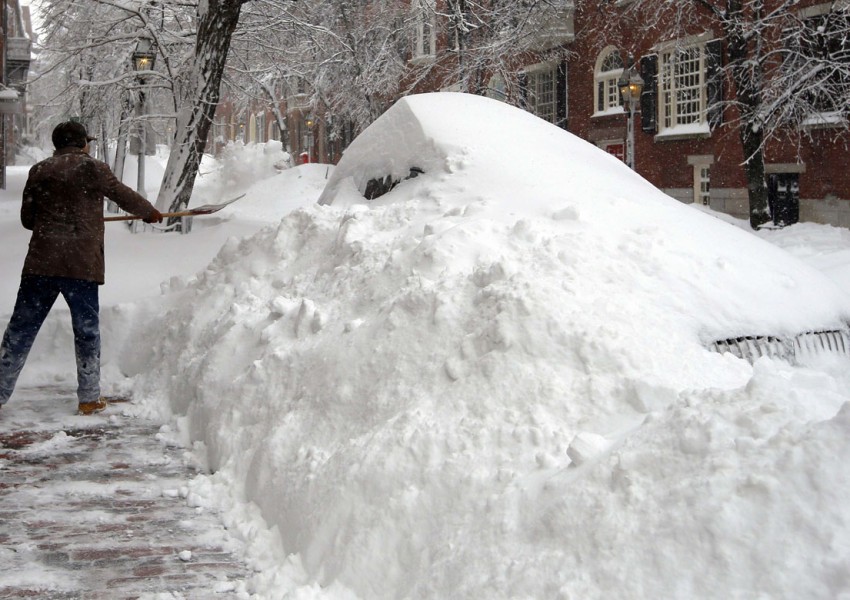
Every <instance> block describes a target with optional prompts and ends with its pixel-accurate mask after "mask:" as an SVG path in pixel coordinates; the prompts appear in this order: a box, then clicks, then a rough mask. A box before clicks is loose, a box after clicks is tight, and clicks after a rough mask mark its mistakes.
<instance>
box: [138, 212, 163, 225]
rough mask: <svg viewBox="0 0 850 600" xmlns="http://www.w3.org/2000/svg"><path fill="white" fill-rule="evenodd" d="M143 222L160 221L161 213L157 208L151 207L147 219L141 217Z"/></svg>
mask: <svg viewBox="0 0 850 600" xmlns="http://www.w3.org/2000/svg"><path fill="white" fill-rule="evenodd" d="M143 221H144V222H145V223H162V213H161V212H159V211H158V210H157V209H153V212H152V213H151V214H150V216H149V217H148V218H147V219H143Z"/></svg>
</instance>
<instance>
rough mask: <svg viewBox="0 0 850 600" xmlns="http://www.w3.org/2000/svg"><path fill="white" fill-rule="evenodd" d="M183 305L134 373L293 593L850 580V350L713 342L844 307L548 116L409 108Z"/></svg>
mask: <svg viewBox="0 0 850 600" xmlns="http://www.w3.org/2000/svg"><path fill="white" fill-rule="evenodd" d="M413 175H415V176H413ZM370 182H371V183H370ZM367 196H369V197H370V198H367ZM177 298H178V300H179V301H175V308H174V310H173V311H172V312H171V313H170V314H169V315H168V318H167V319H164V320H163V323H164V325H163V326H162V327H163V329H162V330H161V331H149V329H150V328H146V329H145V331H144V333H143V334H142V335H143V336H148V338H144V337H142V338H141V339H140V341H139V342H137V343H136V347H138V348H139V352H147V353H149V354H150V357H149V358H146V357H140V358H139V359H138V360H137V361H136V362H138V364H151V363H155V364H159V363H163V362H164V363H167V364H164V365H162V367H161V368H157V369H156V370H155V374H154V375H152V376H150V377H148V378H147V380H146V382H147V384H148V385H149V386H151V387H152V388H153V389H154V390H156V391H157V392H159V393H160V395H163V396H168V397H170V398H171V399H172V401H171V404H170V406H171V410H173V411H174V413H175V414H176V415H178V416H179V417H180V422H181V425H182V426H183V428H184V429H185V430H186V431H187V432H188V433H189V434H191V435H190V437H191V439H195V440H202V441H203V442H204V443H205V448H206V449H207V456H208V458H209V466H210V468H211V470H213V471H214V472H215V476H214V482H216V483H217V484H218V486H219V487H217V488H215V490H218V491H215V490H214V491H211V492H210V495H214V494H219V493H220V494H224V495H225V496H226V497H227V498H230V499H231V500H230V501H231V502H234V503H235V505H236V506H237V507H238V506H242V505H243V504H242V503H244V502H245V501H246V500H248V501H251V502H252V503H253V504H252V505H251V511H255V508H254V507H257V508H258V509H259V511H255V512H259V514H260V515H261V517H262V522H264V523H265V524H266V525H267V526H268V532H266V531H265V530H263V533H262V535H260V534H258V533H257V528H256V526H255V525H254V524H255V523H257V519H248V518H247V517H246V516H245V514H244V513H243V512H235V513H233V512H232V513H230V517H229V518H230V519H231V523H232V525H233V527H232V528H233V529H234V530H236V531H245V532H247V533H246V534H245V536H246V538H247V539H251V538H254V537H261V538H262V539H264V540H270V539H273V540H274V543H272V542H269V541H266V542H263V543H262V544H261V545H260V547H259V551H258V552H257V555H258V556H259V557H260V559H258V560H260V562H262V563H263V564H264V565H267V563H268V560H267V558H266V557H267V556H268V555H269V554H271V550H270V549H275V550H276V551H277V552H278V554H277V555H281V554H282V555H283V556H286V557H288V558H286V560H285V561H284V562H283V563H281V564H279V565H278V570H277V571H272V573H273V575H268V581H274V586H275V590H276V591H277V590H278V589H280V590H284V589H285V590H287V592H286V593H290V592H291V595H292V597H304V598H307V597H311V598H313V597H316V598H332V599H336V598H354V597H357V598H388V599H389V598H411V599H418V598H428V599H436V598H470V599H472V598H476V599H477V598H488V599H502V598H504V599H507V598H519V597H522V598H585V599H595V598H727V597H765V598H767V597H770V598H802V597H806V598H813V597H818V598H828V597H838V596H840V595H841V594H842V593H844V594H846V593H848V592H850V584H848V581H850V579H848V570H847V566H846V565H848V564H850V513H848V508H847V502H846V498H848V497H850V477H848V476H847V468H846V465H847V461H848V458H850V394H848V392H847V391H846V390H847V389H848V375H847V368H846V364H845V363H842V364H841V365H839V366H833V365H832V364H831V363H829V362H828V360H826V359H829V358H830V357H826V358H825V359H824V364H823V365H818V366H817V368H815V366H813V365H810V366H808V367H806V366H799V365H796V366H795V365H792V364H790V363H788V362H785V361H780V360H774V359H772V358H770V357H763V358H761V359H759V360H755V361H753V363H751V362H749V361H746V360H742V359H740V358H737V357H735V356H734V355H733V354H731V353H729V352H717V351H716V348H713V347H712V346H713V344H714V343H715V342H716V341H718V340H729V339H732V338H737V337H743V336H775V337H777V338H781V339H793V338H795V336H798V335H799V334H801V333H804V332H807V331H839V332H841V331H846V323H847V321H848V314H849V313H850V300H848V297H847V295H846V293H845V292H843V291H842V290H840V289H838V288H837V287H836V286H835V285H834V284H833V283H832V282H831V281H830V280H828V279H826V278H825V277H824V276H823V275H822V274H821V273H820V272H818V271H816V270H814V269H812V268H810V267H808V266H807V265H806V264H804V263H803V262H801V261H800V260H797V259H795V258H793V257H792V256H791V255H789V254H788V253H786V252H784V251H782V250H780V249H778V248H776V247H774V246H771V245H770V244H768V243H767V242H765V241H763V240H761V239H759V237H758V236H756V235H754V234H753V233H752V232H749V231H745V230H743V229H741V228H738V227H736V226H734V225H730V224H729V223H726V222H724V221H723V220H721V219H719V218H715V217H714V216H712V215H709V214H705V213H704V212H702V211H699V210H695V209H694V208H693V207H690V206H686V205H683V204H680V203H679V202H677V201H675V200H673V199H671V198H669V197H667V196H666V195H664V194H663V193H661V192H660V191H658V190H657V189H655V188H654V187H653V186H652V185H650V184H649V183H648V182H646V181H645V180H644V179H642V178H641V177H639V176H638V175H636V174H635V173H633V172H632V171H630V170H629V169H627V168H626V167H625V166H624V165H623V164H622V163H621V162H620V161H618V160H617V159H616V158H614V157H613V156H609V155H607V154H605V153H604V152H602V151H601V150H599V149H597V148H595V147H594V146H592V145H590V144H588V143H586V142H584V141H582V140H580V139H578V138H577V137H574V136H572V135H570V134H569V133H567V132H565V131H563V130H560V129H558V128H556V127H554V126H552V125H550V124H547V123H545V122H543V121H542V120H540V119H538V118H536V117H534V116H532V115H530V114H528V113H526V112H524V111H521V110H519V109H516V108H512V107H510V106H507V105H505V104H503V103H500V102H497V101H494V100H489V99H486V98H480V97H476V96H470V95H463V94H452V93H445V94H429V95H422V96H411V97H408V98H404V99H402V100H400V101H399V102H397V103H396V104H395V105H394V106H393V107H392V108H390V109H389V110H388V111H387V112H386V113H385V114H384V115H383V116H382V117H380V118H379V119H378V120H377V121H376V122H375V123H374V124H372V125H371V126H370V127H369V128H368V129H366V130H365V131H364V132H363V133H362V134H361V135H360V136H359V137H358V138H357V139H356V140H355V141H354V143H353V144H352V145H351V146H350V147H349V148H348V150H347V151H346V152H345V155H344V156H343V158H342V160H341V162H340V163H339V165H338V166H337V167H336V169H335V170H334V172H333V174H332V175H331V177H330V179H329V181H328V182H327V185H326V187H325V189H324V192H323V193H322V196H321V198H320V204H316V205H312V206H309V207H306V208H303V209H299V210H296V211H294V212H293V213H291V214H290V215H288V216H286V217H285V218H284V219H283V220H282V221H281V222H280V223H279V224H277V225H276V226H274V227H269V228H267V229H265V230H263V231H262V232H260V233H258V234H257V235H255V236H254V237H252V238H250V239H245V240H241V241H238V240H233V241H231V242H229V243H228V244H227V245H226V246H225V247H224V248H223V249H222V251H221V252H220V254H219V256H218V257H217V259H216V260H215V261H214V262H213V263H212V264H211V265H210V267H209V268H208V269H207V270H206V271H205V272H204V273H202V274H200V275H199V276H198V278H197V279H196V280H194V281H193V282H192V283H191V284H190V285H187V286H186V287H185V289H183V288H181V289H180V290H179V296H177ZM158 357H169V360H168V361H162V360H159V361H157V358H158ZM840 360H843V361H845V362H846V356H842V357H840ZM157 386H158V387H157ZM163 390H164V391H163ZM251 514H255V513H254V512H252V513H251ZM246 522H247V524H246ZM270 585H271V584H270Z"/></svg>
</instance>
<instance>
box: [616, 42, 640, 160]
mask: <svg viewBox="0 0 850 600" xmlns="http://www.w3.org/2000/svg"><path fill="white" fill-rule="evenodd" d="M627 64H628V65H629V66H628V67H626V68H625V69H623V74H622V75H621V76H620V79H619V80H618V81H617V87H619V88H620V96H621V97H622V98H623V103H624V104H625V105H626V107H627V108H628V111H629V117H628V124H627V129H626V164H627V165H628V166H629V168H630V169H632V170H634V168H635V108H636V107H637V103H638V102H639V101H640V95H641V92H643V85H644V81H643V78H642V77H641V76H640V73H638V72H637V69H635V67H634V59H633V58H632V57H631V56H630V57H629V58H628V61H627Z"/></svg>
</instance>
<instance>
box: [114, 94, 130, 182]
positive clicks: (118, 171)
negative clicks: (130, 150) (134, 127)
mask: <svg viewBox="0 0 850 600" xmlns="http://www.w3.org/2000/svg"><path fill="white" fill-rule="evenodd" d="M129 134H130V98H129V95H125V96H124V103H123V104H122V106H121V122H120V123H119V124H118V138H117V139H116V141H115V162H114V163H113V164H112V172H113V173H114V174H115V176H116V177H117V178H118V179H123V177H124V160H125V159H126V157H127V137H128V136H129Z"/></svg>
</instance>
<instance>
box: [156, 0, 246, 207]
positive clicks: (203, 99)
mask: <svg viewBox="0 0 850 600" xmlns="http://www.w3.org/2000/svg"><path fill="white" fill-rule="evenodd" d="M242 3H243V0H207V1H206V2H200V3H199V4H198V36H197V40H196V42H195V58H194V65H193V70H192V72H193V81H192V83H191V84H190V85H191V88H190V92H189V95H188V98H187V101H186V103H185V104H184V106H183V108H182V109H181V110H180V111H179V113H178V117H177V125H176V127H175V135H174V144H173V146H172V148H171V155H170V156H169V158H168V164H167V165H166V167H165V176H164V177H163V180H162V187H161V188H160V191H159V196H158V197H157V200H156V207H157V208H158V209H159V210H160V211H163V212H165V211H172V212H173V211H180V210H183V209H184V208H185V207H186V206H188V204H189V199H190V198H191V196H192V189H193V188H194V186H195V177H196V176H197V174H198V167H199V166H200V162H201V157H202V156H203V154H204V150H205V148H206V144H207V135H208V134H209V131H210V125H211V124H212V122H213V117H214V116H215V110H216V107H217V106H218V101H219V88H220V85H221V77H222V74H223V73H224V64H225V61H226V60H227V52H228V50H229V48H230V39H231V37H232V36H233V31H234V30H235V29H236V25H237V23H238V22H239V13H240V10H241V9H242Z"/></svg>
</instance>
